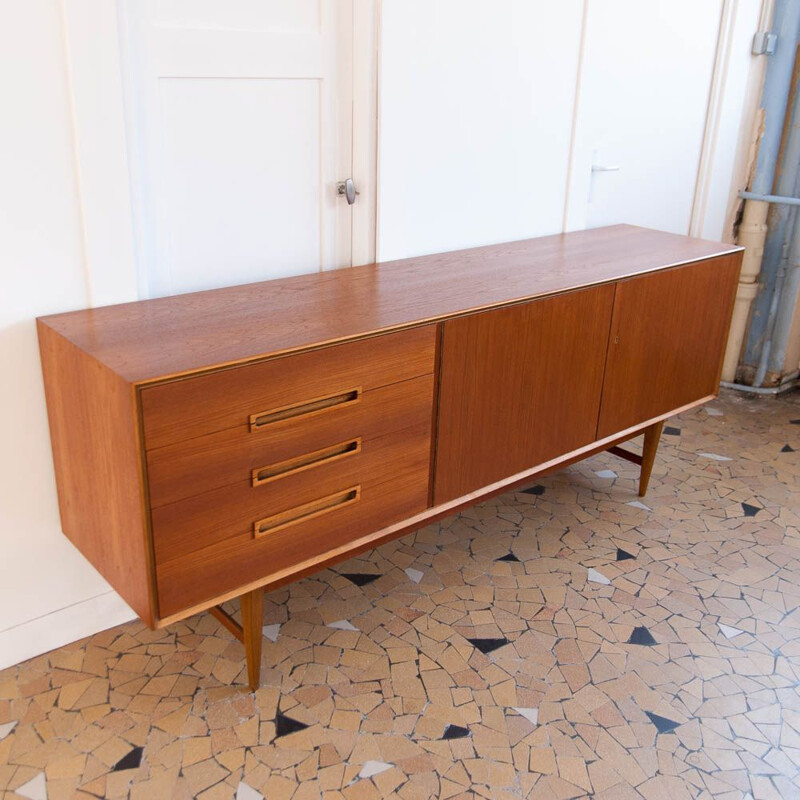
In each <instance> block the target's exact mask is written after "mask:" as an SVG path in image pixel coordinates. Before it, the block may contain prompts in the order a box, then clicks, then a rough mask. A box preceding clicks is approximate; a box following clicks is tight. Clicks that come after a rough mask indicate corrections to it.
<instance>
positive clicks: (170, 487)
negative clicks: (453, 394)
mask: <svg viewBox="0 0 800 800" xmlns="http://www.w3.org/2000/svg"><path fill="white" fill-rule="evenodd" d="M433 380H434V379H433V376H432V375H425V376H422V377H421V378H414V379H412V380H408V381H402V382H400V383H395V384H390V385H389V386H382V387H381V388H379V389H374V390H373V391H371V392H365V393H364V395H363V398H362V401H361V402H360V403H358V404H356V405H352V406H347V407H346V408H342V409H340V410H338V411H337V412H336V413H335V414H325V415H322V416H320V417H317V418H315V419H313V420H306V421H305V423H304V424H290V425H281V426H279V427H276V428H272V429H267V430H261V431H258V432H257V433H251V432H250V431H249V429H248V427H247V425H245V424H242V425H239V426H238V427H237V428H228V429H225V430H222V431H217V432H215V433H210V434H208V435H206V436H198V437H196V438H194V439H187V440H185V441H181V442H176V443H174V444H170V445H167V446H166V447H160V448H157V449H155V450H150V451H148V453H147V474H148V478H149V483H150V504H151V507H153V508H158V507H160V506H164V505H167V504H169V503H175V502H177V501H178V500H183V499H185V498H188V497H193V496H195V495H198V494H204V493H205V492H208V491H211V490H213V489H218V488H220V487H222V486H230V485H232V484H235V483H244V482H246V481H250V482H252V470H253V469H255V468H257V467H263V466H265V465H266V464H275V463H277V462H280V461H284V460H287V459H290V458H293V457H295V456H300V455H302V454H305V453H311V452H315V451H317V450H321V449H322V448H324V447H327V446H329V445H331V444H336V443H337V442H343V441H345V440H346V439H349V438H352V437H354V436H360V437H362V438H366V439H374V438H376V437H377V436H379V435H380V434H381V433H382V432H385V431H386V430H387V429H390V428H396V429H401V430H402V429H406V428H409V427H413V426H414V425H417V424H418V423H419V421H420V420H421V419H422V417H421V416H420V415H421V413H425V412H424V410H425V409H430V406H431V404H432V396H433V392H434V389H433ZM421 410H422V411H421Z"/></svg>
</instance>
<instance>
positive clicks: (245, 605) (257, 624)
mask: <svg viewBox="0 0 800 800" xmlns="http://www.w3.org/2000/svg"><path fill="white" fill-rule="evenodd" d="M240 600H241V604H242V633H243V634H244V652H245V655H246V657H247V678H248V680H249V681H250V690H251V691H253V692H254V691H255V690H256V689H258V685H259V683H260V682H261V640H262V637H263V633H262V630H261V628H262V626H263V623H264V590H263V589H261V588H259V589H253V591H252V592H248V593H247V594H243V595H242V596H241V598H240Z"/></svg>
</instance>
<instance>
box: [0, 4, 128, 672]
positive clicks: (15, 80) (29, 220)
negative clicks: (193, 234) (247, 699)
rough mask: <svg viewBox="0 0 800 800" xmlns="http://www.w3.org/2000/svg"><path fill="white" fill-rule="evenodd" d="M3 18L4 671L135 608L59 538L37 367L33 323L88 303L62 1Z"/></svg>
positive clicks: (8, 7) (22, 7)
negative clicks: (39, 317) (120, 597)
mask: <svg viewBox="0 0 800 800" xmlns="http://www.w3.org/2000/svg"><path fill="white" fill-rule="evenodd" d="M0 14H1V17H2V21H0V104H1V105H2V108H3V122H2V124H1V125H0V176H2V178H1V179H0V264H2V270H3V273H2V291H0V374H1V375H2V381H0V442H2V443H3V447H2V452H1V453H0V668H2V667H4V666H8V665H9V664H13V663H16V662H18V661H20V660H21V659H24V658H27V657H29V656H31V655H35V654H37V653H40V652H42V651H43V650H47V649H50V648H52V647H55V646H57V645H58V644H61V643H66V642H69V641H73V640H75V639H76V638H79V637H80V636H83V635H87V634H89V633H92V632H94V631H97V630H100V629H102V628H104V627H108V626H109V625H113V624H116V623H117V622H119V621H121V620H122V619H125V618H129V617H130V611H129V610H127V608H126V607H125V606H124V604H122V603H121V601H118V600H117V599H116V595H115V594H113V593H112V594H107V593H108V592H109V591H110V590H109V587H108V585H107V584H106V583H105V581H104V580H103V579H102V578H101V577H100V576H99V575H98V574H97V573H96V572H95V570H94V569H93V568H92V567H91V566H90V565H89V564H88V563H87V562H86V560H85V559H84V558H83V557H82V556H81V555H80V554H79V553H78V552H77V550H76V549H75V548H74V547H73V546H72V545H71V544H70V543H69V541H68V540H67V539H66V538H65V537H64V536H63V535H62V534H61V531H60V525H59V520H58V507H57V502H56V493H55V481H54V477H53V466H52V459H51V456H50V441H49V437H48V432H47V418H46V413H45V405H44V395H43V389H42V379H41V371H40V368H39V352H38V344H37V340H36V330H35V323H34V318H35V317H36V316H39V315H42V314H48V313H52V312H56V311H64V310H68V309H71V308H80V307H82V306H85V305H86V304H87V302H88V293H87V277H86V271H85V268H84V255H83V242H82V220H81V213H80V208H81V206H80V204H79V202H78V187H77V182H76V169H75V155H74V148H73V137H72V123H71V112H70V101H69V94H68V81H67V76H66V72H65V65H66V61H65V53H64V33H63V26H62V20H61V16H60V12H59V4H58V3H57V2H55V0H25V2H18V0H2V2H0ZM104 594H105V599H104V600H102V601H96V600H95V601H93V600H92V599H91V598H96V597H97V596H102V595H104ZM54 612H55V613H54ZM34 620H37V621H36V622H33V623H32V624H27V625H26V624H24V623H30V622H31V621H34Z"/></svg>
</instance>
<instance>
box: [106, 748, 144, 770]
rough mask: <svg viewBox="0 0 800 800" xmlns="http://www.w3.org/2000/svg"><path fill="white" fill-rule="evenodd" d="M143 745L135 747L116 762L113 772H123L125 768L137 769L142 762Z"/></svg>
mask: <svg viewBox="0 0 800 800" xmlns="http://www.w3.org/2000/svg"><path fill="white" fill-rule="evenodd" d="M143 752H144V748H143V747H134V748H133V750H131V751H130V753H127V754H126V755H124V756H122V758H121V759H120V760H119V761H117V763H116V764H114V768H113V772H122V770H124V769H137V768H138V767H139V765H140V764H141V763H142V753H143Z"/></svg>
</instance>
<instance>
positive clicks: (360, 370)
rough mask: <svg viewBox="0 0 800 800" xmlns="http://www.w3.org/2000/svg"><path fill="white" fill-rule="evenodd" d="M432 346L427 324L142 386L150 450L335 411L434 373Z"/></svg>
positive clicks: (432, 330)
mask: <svg viewBox="0 0 800 800" xmlns="http://www.w3.org/2000/svg"><path fill="white" fill-rule="evenodd" d="M434 351H435V326H433V325H426V326H424V327H421V328H412V329H411V330H408V331H399V332H397V333H390V334H387V335H385V336H376V337H374V338H371V339H364V340H361V341H357V342H349V343H347V344H341V345H336V346H333V347H328V348H324V349H322V350H315V351H313V352H310V353H300V354H298V355H291V356H286V357H283V358H275V359H272V360H270V361H263V362H260V363H257V364H247V365H245V366H241V367H233V368H231V369H225V370H221V371H219V372H214V373H211V374H208V375H201V376H199V377H195V378H187V379H185V380H178V381H174V382H172V383H165V384H161V385H159V386H151V387H148V388H145V389H143V390H142V392H141V406H142V419H143V423H144V439H145V448H146V449H148V450H150V449H154V448H159V447H165V446H167V445H170V444H174V443H176V442H180V441H185V440H188V439H192V438H195V437H198V436H204V435H206V434H209V433H213V432H215V431H221V430H226V429H231V428H239V429H242V430H249V429H250V428H251V427H252V428H254V429H257V428H261V427H266V426H271V425H277V424H285V421H286V420H290V419H293V418H294V419H296V420H297V421H298V423H299V422H301V421H308V420H309V419H314V418H319V417H321V416H323V415H332V414H337V413H339V412H341V411H342V410H343V409H345V408H346V407H347V406H348V405H354V404H355V403H357V402H359V401H360V400H361V399H362V398H363V395H364V394H365V393H366V392H369V391H371V390H373V389H377V388H379V387H381V386H387V385H389V384H392V383H398V382H400V381H404V380H408V379H410V378H415V377H418V376H420V375H427V374H430V373H432V372H433V365H434Z"/></svg>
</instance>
